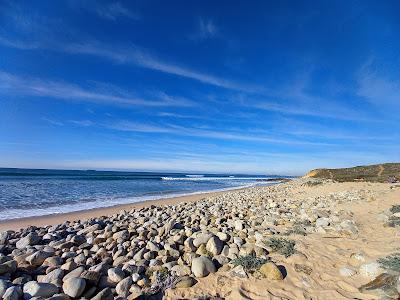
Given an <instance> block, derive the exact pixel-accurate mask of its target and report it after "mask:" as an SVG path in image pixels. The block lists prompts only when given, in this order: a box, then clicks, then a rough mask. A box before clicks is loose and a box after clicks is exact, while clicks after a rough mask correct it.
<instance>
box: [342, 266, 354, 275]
mask: <svg viewBox="0 0 400 300" xmlns="http://www.w3.org/2000/svg"><path fill="white" fill-rule="evenodd" d="M356 273H357V271H356V270H354V269H353V268H351V267H341V268H340V269H339V274H340V275H341V276H343V277H350V276H353V275H355V274H356Z"/></svg>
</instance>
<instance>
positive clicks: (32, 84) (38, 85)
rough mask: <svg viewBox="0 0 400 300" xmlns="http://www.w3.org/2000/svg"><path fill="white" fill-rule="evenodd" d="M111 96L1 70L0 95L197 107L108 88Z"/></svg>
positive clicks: (180, 100) (102, 102) (121, 103)
mask: <svg viewBox="0 0 400 300" xmlns="http://www.w3.org/2000/svg"><path fill="white" fill-rule="evenodd" d="M106 87H107V89H108V93H106V92H105V91H104V90H102V91H99V90H96V89H88V88H84V87H81V86H79V85H76V84H71V83H67V82H62V81H54V80H47V79H39V78H24V77H20V76H15V75H13V74H10V73H7V72H4V71H1V70H0V92H6V93H8V94H12V95H24V96H38V97H51V98H55V99H62V100H65V101H83V102H92V103H97V104H114V105H123V106H166V107H168V106H183V107H186V106H193V105H195V103H194V102H191V101H190V100H188V99H182V98H179V99H174V98H173V97H170V98H168V99H155V100H146V99H141V98H137V97H134V96H132V95H129V93H127V92H124V93H123V94H121V93H120V91H118V92H119V93H117V92H116V91H115V90H112V89H111V90H110V85H106Z"/></svg>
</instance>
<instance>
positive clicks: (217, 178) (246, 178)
mask: <svg viewBox="0 0 400 300" xmlns="http://www.w3.org/2000/svg"><path fill="white" fill-rule="evenodd" d="M186 176H187V175H186ZM161 179H162V180H178V181H189V180H190V181H221V180H236V181H239V180H258V181H263V180H266V179H269V178H266V177H232V176H229V177H161Z"/></svg>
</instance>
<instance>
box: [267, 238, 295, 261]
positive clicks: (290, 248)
mask: <svg viewBox="0 0 400 300" xmlns="http://www.w3.org/2000/svg"><path fill="white" fill-rule="evenodd" d="M264 243H265V244H266V245H267V246H268V247H270V248H271V249H272V250H273V251H276V252H278V253H280V254H282V255H284V256H285V257H289V256H291V255H293V254H294V252H295V245H296V242H295V241H293V240H289V239H285V238H275V237H273V238H270V239H269V240H266V241H264Z"/></svg>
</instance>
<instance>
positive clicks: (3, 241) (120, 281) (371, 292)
mask: <svg viewBox="0 0 400 300" xmlns="http://www.w3.org/2000/svg"><path fill="white" fill-rule="evenodd" d="M399 199H400V185H398V184H397V185H396V184H387V183H367V182H352V183H336V182H333V181H331V180H315V179H296V180H293V181H291V182H288V183H282V184H279V185H274V186H268V187H252V188H246V189H241V190H235V191H227V192H218V193H209V194H201V195H193V196H185V197H177V198H172V199H163V200H158V201H149V202H145V203H135V204H132V205H123V206H117V207H111V208H105V209H96V210H91V211H85V212H77V213H71V214H62V215H57V216H47V217H41V218H29V219H24V220H20V221H10V222H4V223H2V224H1V229H2V230H3V231H4V230H9V229H19V228H24V227H26V226H29V225H35V226H43V225H44V224H46V225H49V226H46V227H39V228H36V229H30V230H26V229H21V231H16V232H13V231H8V232H5V233H4V232H3V233H2V234H1V238H0V245H1V246H0V247H1V253H3V254H2V256H1V257H0V259H1V263H0V271H1V273H2V275H1V276H2V278H4V279H0V280H3V281H2V284H3V283H4V284H3V286H5V287H6V288H7V291H8V293H9V294H10V293H13V294H14V295H16V298H17V299H19V297H20V296H18V295H20V294H19V293H22V292H23V293H24V294H25V295H28V296H27V297H28V298H30V297H36V296H38V295H39V294H40V295H42V297H44V298H49V299H69V298H77V297H80V298H85V299H150V298H149V297H150V295H153V296H151V297H153V298H151V299H161V298H162V297H164V298H163V299H271V300H272V299H321V300H322V299H324V300H325V299H371V300H372V299H398V298H396V297H398V296H399V292H398V286H397V284H398V283H397V282H398V278H399V274H398V271H399V270H393V269H390V268H389V267H388V266H386V265H384V264H383V263H380V259H382V258H385V257H387V256H389V255H391V254H394V253H396V252H398V251H399V236H400V232H399V227H398V226H397V225H393V224H391V223H390V222H391V221H393V220H397V219H396V218H397V215H396V212H393V207H395V205H398V204H399ZM391 209H392V210H391ZM102 216H103V217H102ZM74 220H75V221H74ZM67 221H68V222H67ZM57 224H58V225H57ZM50 225H51V226H50ZM392 225H393V226H392ZM382 274H383V275H382ZM21 276H22V277H21ZM379 276H381V277H379ZM382 276H383V277H382ZM376 277H378V281H375V282H372V283H370V282H371V281H372V280H374V279H375V278H376ZM22 278H29V280H28V281H29V282H28V281H26V280H25V279H22ZM8 282H9V283H8ZM369 283H370V284H369ZM366 284H369V285H367V286H365V285H366ZM4 291H5V290H4ZM0 292H1V288H0ZM7 295H8V294H7ZM43 295H45V296H43ZM154 297H155V298H154ZM385 297H386V298H385ZM5 299H6V298H5ZM7 299H9V298H7Z"/></svg>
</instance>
